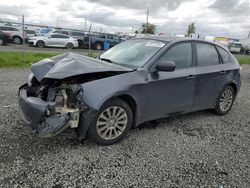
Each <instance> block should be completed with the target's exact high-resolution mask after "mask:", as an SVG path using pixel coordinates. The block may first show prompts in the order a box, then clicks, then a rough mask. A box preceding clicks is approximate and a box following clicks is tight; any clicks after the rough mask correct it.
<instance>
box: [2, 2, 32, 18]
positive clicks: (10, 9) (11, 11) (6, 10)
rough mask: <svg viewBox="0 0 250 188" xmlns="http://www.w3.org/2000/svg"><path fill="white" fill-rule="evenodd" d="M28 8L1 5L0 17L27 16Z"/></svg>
mask: <svg viewBox="0 0 250 188" xmlns="http://www.w3.org/2000/svg"><path fill="white" fill-rule="evenodd" d="M30 8H31V7H29V6H27V5H13V6H10V5H1V6H0V15H14V16H21V15H29V14H30Z"/></svg>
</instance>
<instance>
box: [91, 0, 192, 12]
mask: <svg viewBox="0 0 250 188" xmlns="http://www.w3.org/2000/svg"><path fill="white" fill-rule="evenodd" d="M88 1H89V2H92V3H97V4H101V5H104V6H108V7H120V8H129V9H135V10H146V9H147V8H150V11H151V12H156V11H157V10H159V9H160V8H162V7H164V8H165V9H166V10H175V9H177V8H178V7H179V6H180V5H181V4H182V3H183V2H188V1H194V0H174V1H173V0H126V1H124V0H115V1H114V0H88Z"/></svg>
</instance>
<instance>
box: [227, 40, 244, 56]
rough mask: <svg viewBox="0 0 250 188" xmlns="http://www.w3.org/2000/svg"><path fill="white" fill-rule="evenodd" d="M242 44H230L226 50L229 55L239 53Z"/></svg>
mask: <svg viewBox="0 0 250 188" xmlns="http://www.w3.org/2000/svg"><path fill="white" fill-rule="evenodd" d="M241 48H242V44H241V43H239V42H234V43H230V44H229V46H228V49H229V51H230V52H231V53H237V54H238V53H240V51H241Z"/></svg>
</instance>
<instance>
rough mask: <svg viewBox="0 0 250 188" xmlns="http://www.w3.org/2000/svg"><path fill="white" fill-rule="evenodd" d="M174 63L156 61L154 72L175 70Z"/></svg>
mask: <svg viewBox="0 0 250 188" xmlns="http://www.w3.org/2000/svg"><path fill="white" fill-rule="evenodd" d="M175 67H176V65H175V63H174V62H173V61H158V62H157V64H156V70H158V71H164V72H171V71H174V70H175Z"/></svg>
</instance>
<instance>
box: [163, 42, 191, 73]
mask: <svg viewBox="0 0 250 188" xmlns="http://www.w3.org/2000/svg"><path fill="white" fill-rule="evenodd" d="M159 60H160V61H161V60H163V61H173V62H174V63H175V65H176V69H183V68H189V67H191V66H192V46H191V43H181V44H177V45H175V46H173V47H171V48H170V49H169V50H168V51H167V52H166V53H165V54H164V55H162V56H161V58H160V59H159Z"/></svg>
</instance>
